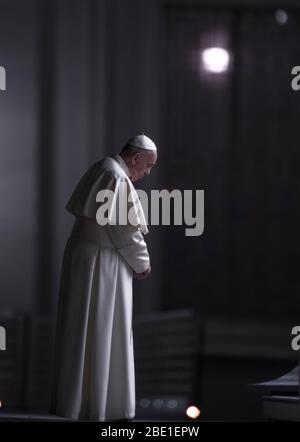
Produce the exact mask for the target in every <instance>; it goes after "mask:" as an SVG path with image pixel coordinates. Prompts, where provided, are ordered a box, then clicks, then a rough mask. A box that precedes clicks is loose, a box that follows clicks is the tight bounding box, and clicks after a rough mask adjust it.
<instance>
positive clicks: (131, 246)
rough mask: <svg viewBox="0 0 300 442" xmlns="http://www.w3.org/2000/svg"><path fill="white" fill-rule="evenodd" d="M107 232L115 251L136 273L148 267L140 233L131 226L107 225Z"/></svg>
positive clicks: (144, 244)
mask: <svg viewBox="0 0 300 442" xmlns="http://www.w3.org/2000/svg"><path fill="white" fill-rule="evenodd" d="M106 229H107V232H108V234H109V236H110V238H111V240H112V242H113V243H114V245H115V247H116V249H117V250H118V252H119V253H120V255H121V256H122V257H123V258H124V259H125V261H126V262H127V263H128V264H129V265H130V267H131V268H132V269H133V270H134V271H135V272H136V273H142V272H144V271H145V270H146V269H147V268H148V267H149V265H150V257H149V253H148V249H147V244H146V242H145V240H144V237H143V234H142V233H141V231H140V230H139V229H138V228H137V227H135V226H131V225H123V226H122V225H107V226H106Z"/></svg>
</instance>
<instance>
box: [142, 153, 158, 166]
mask: <svg viewBox="0 0 300 442" xmlns="http://www.w3.org/2000/svg"><path fill="white" fill-rule="evenodd" d="M145 159H146V160H147V161H148V162H149V163H151V164H155V163H156V160H157V153H156V152H146V153H145Z"/></svg>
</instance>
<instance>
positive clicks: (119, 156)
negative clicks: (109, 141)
mask: <svg viewBox="0 0 300 442" xmlns="http://www.w3.org/2000/svg"><path fill="white" fill-rule="evenodd" d="M113 157H114V158H115V159H116V160H117V161H118V163H119V164H120V166H121V167H122V169H123V170H124V172H125V173H126V175H128V176H129V178H130V171H129V168H128V166H127V164H126V163H125V161H124V160H123V158H122V157H121V155H119V154H118V153H116V154H114V155H113Z"/></svg>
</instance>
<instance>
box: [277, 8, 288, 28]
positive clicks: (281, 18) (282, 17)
mask: <svg viewBox="0 0 300 442" xmlns="http://www.w3.org/2000/svg"><path fill="white" fill-rule="evenodd" d="M275 19H276V21H277V23H278V24H279V25H286V24H287V22H288V19H289V17H288V15H287V13H286V11H284V10H283V9H276V11H275Z"/></svg>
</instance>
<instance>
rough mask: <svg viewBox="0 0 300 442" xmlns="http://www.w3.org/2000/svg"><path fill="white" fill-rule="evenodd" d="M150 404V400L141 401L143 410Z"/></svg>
mask: <svg viewBox="0 0 300 442" xmlns="http://www.w3.org/2000/svg"><path fill="white" fill-rule="evenodd" d="M150 404H151V401H150V400H149V399H146V398H144V399H141V400H140V406H141V407H142V408H147V407H149V405H150Z"/></svg>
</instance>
